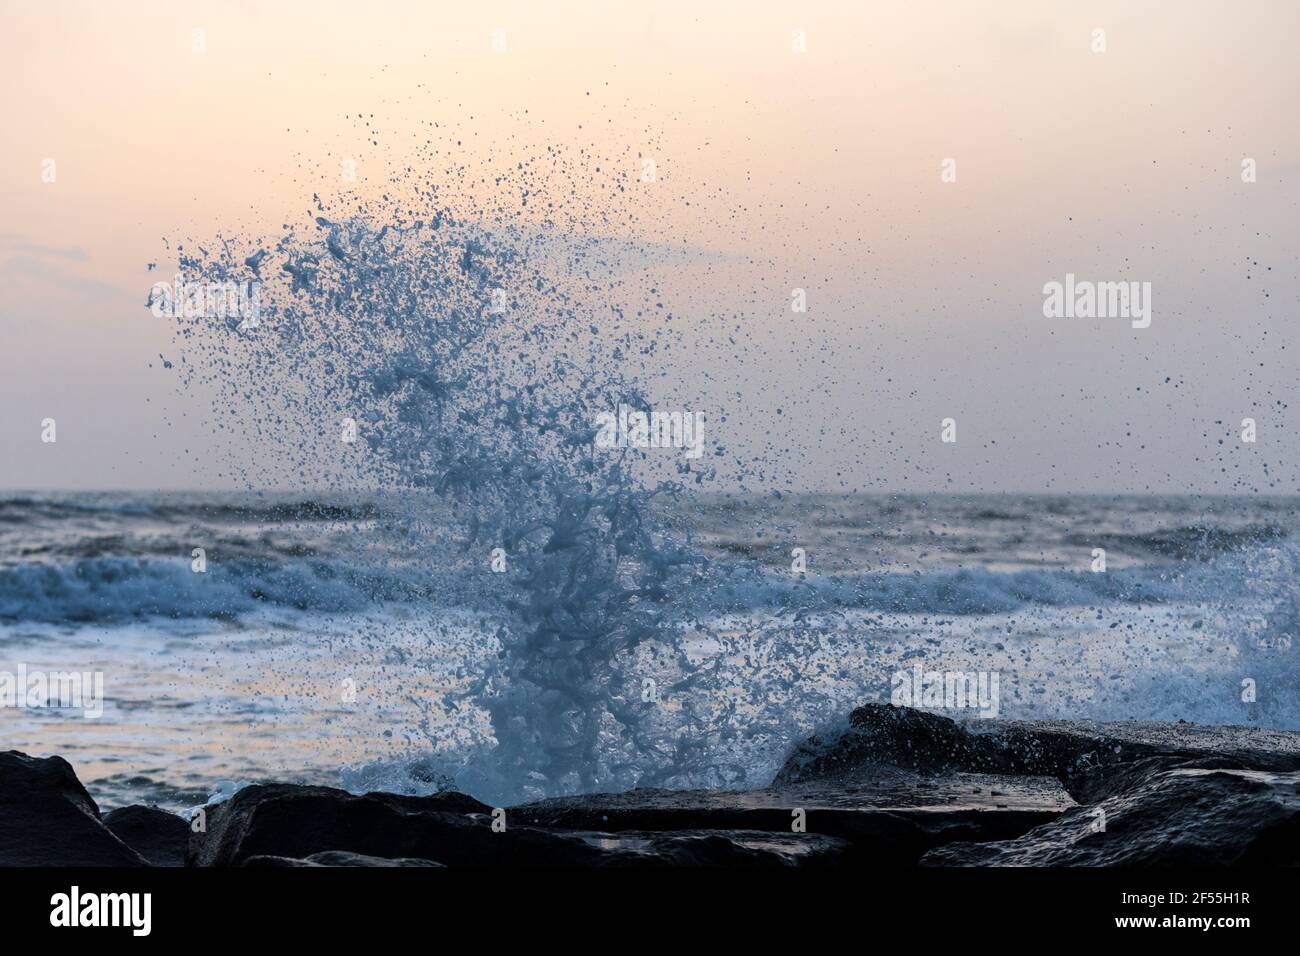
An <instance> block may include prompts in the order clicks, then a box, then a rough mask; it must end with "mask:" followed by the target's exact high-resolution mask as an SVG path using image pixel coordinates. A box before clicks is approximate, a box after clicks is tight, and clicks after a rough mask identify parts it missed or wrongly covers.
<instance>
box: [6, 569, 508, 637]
mask: <svg viewBox="0 0 1300 956" xmlns="http://www.w3.org/2000/svg"><path fill="white" fill-rule="evenodd" d="M487 584H488V582H485V580H484V575H483V574H481V573H473V572H466V571H456V570H442V571H430V570H429V569H425V568H418V567H392V568H384V567H375V566H368V565H355V564H350V563H347V562H341V561H326V560H312V561H281V562H276V561H251V560H244V559H237V560H233V561H222V562H210V563H209V564H208V569H207V571H205V572H202V573H199V572H195V571H193V570H192V569H191V567H190V565H189V563H188V562H183V561H155V560H142V559H138V558H108V557H102V558H87V559H83V560H80V561H74V562H70V563H67V564H62V565H35V564H28V565H21V566H19V567H13V568H4V569H0V620H9V621H29V622H40V623H62V622H75V623H80V624H88V623H96V624H109V623H120V622H125V621H134V620H146V619H150V618H160V617H161V618H173V619H184V618H237V617H240V616H243V615H247V614H252V613H255V612H258V611H264V610H266V609H267V608H270V607H278V608H285V609H292V610H297V611H318V612H345V611H359V610H364V609H367V608H375V607H378V606H382V605H383V604H385V603H393V602H398V603H410V602H422V603H424V604H433V605H445V606H456V607H465V606H471V607H472V606H477V605H478V604H480V603H481V602H482V600H483V599H484V598H485V597H486V596H487V594H490V592H491V589H490V587H485V585H487Z"/></svg>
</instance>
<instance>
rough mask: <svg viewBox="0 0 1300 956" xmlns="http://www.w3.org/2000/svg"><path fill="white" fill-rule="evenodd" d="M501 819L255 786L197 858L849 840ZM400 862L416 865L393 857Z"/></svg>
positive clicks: (555, 854)
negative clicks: (495, 823)
mask: <svg viewBox="0 0 1300 956" xmlns="http://www.w3.org/2000/svg"><path fill="white" fill-rule="evenodd" d="M492 820H493V817H492V808H490V807H487V806H486V805H484V804H481V803H479V802H478V801H476V800H474V799H473V798H471V797H466V796H464V795H463V794H458V793H443V794H439V795H437V796H432V797H407V796H397V795H395V794H386V793H369V794H366V795H364V796H356V795H354V794H350V793H347V792H346V791H343V790H334V789H331V788H327V787H300V786H290V785H283V784H276V785H271V786H255V787H247V788H245V789H243V790H240V791H239V792H238V793H236V794H235V795H234V796H233V797H232V798H231V799H230V800H228V801H226V802H225V803H221V804H217V805H215V806H213V807H209V808H208V813H207V832H206V833H199V834H191V837H190V848H189V854H188V862H189V863H190V864H191V865H195V866H235V865H241V864H243V865H249V866H308V865H335V866H336V865H351V866H362V865H364V866H378V865H418V864H415V863H411V862H409V861H411V860H418V861H424V862H425V863H428V862H433V863H436V864H442V865H446V866H458V867H459V866H475V867H481V866H510V867H529V866H574V865H578V866H680V865H688V866H741V865H743V866H789V865H795V864H800V865H804V864H811V863H822V862H831V861H833V860H834V859H836V858H837V856H838V855H839V854H841V853H842V852H843V850H844V849H845V846H846V844H845V843H844V842H843V841H840V840H837V839H834V838H832V837H829V836H826V835H812V836H806V835H797V834H791V833H788V832H787V833H785V834H772V833H768V832H744V831H741V832H733V831H732V830H730V829H728V830H727V831H726V832H723V831H715V830H704V831H700V832H694V831H693V832H690V833H659V832H625V833H616V834H615V833H607V832H599V831H598V830H596V831H595V832H593V830H590V829H589V830H588V831H586V832H578V831H576V830H562V831H561V832H552V831H548V830H544V829H539V828H536V827H532V826H529V825H527V823H526V821H525V820H524V819H523V817H522V815H521V814H520V813H519V812H518V811H515V810H508V811H506V815H505V820H506V829H505V830H504V831H502V832H494V831H493V829H492ZM1023 829H1025V828H1021V830H1019V831H1017V832H1023ZM325 860H332V861H334V862H324V861H325ZM347 860H350V861H351V862H344V861H347ZM375 860H383V861H388V862H385V863H378V862H374V861H375ZM400 860H407V861H408V862H407V863H406V864H401V863H398V862H394V861H400Z"/></svg>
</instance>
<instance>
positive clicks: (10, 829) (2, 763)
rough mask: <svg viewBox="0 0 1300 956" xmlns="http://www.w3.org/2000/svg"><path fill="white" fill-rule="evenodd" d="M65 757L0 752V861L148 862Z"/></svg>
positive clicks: (28, 863)
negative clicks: (104, 816) (112, 825)
mask: <svg viewBox="0 0 1300 956" xmlns="http://www.w3.org/2000/svg"><path fill="white" fill-rule="evenodd" d="M147 865H148V864H147V863H146V861H145V860H144V858H143V857H141V856H140V855H139V854H138V853H136V852H135V851H134V850H132V849H131V848H130V847H129V846H127V845H126V844H125V843H123V842H122V841H121V840H119V839H118V838H117V837H116V836H114V835H113V834H112V833H111V832H110V831H109V830H108V828H107V827H105V826H104V824H103V822H102V821H101V820H100V817H99V807H98V806H96V805H95V801H94V800H92V799H91V798H90V794H89V793H87V792H86V788H85V787H83V786H82V785H81V782H80V781H79V780H78V779H77V775H76V774H75V773H73V771H72V767H71V766H70V765H69V764H68V762H67V761H66V760H64V759H63V758H62V757H45V758H40V757H29V756H27V755H26V754H23V753H19V752H18V751H16V750H11V751H8V752H5V753H0V866H147Z"/></svg>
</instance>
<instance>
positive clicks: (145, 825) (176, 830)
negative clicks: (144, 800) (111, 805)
mask: <svg viewBox="0 0 1300 956" xmlns="http://www.w3.org/2000/svg"><path fill="white" fill-rule="evenodd" d="M103 820H104V826H106V827H108V829H109V830H111V831H112V832H113V834H114V835H115V836H116V837H117V838H118V839H119V840H121V841H122V842H123V843H125V844H126V845H127V846H129V847H130V848H131V849H133V850H135V852H137V853H139V854H140V855H141V856H142V857H144V858H145V859H146V860H148V861H149V862H150V863H151V864H152V865H154V866H184V865H185V848H186V847H187V846H188V845H189V840H190V826H189V824H188V823H186V822H185V821H184V820H183V819H181V818H180V817H178V816H177V815H176V814H174V813H168V812H167V811H166V810H159V809H158V808H157V807H141V806H134V807H121V808H120V809H117V810H110V811H109V812H108V813H106V814H104V817H103Z"/></svg>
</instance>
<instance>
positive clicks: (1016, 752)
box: [0, 704, 1300, 867]
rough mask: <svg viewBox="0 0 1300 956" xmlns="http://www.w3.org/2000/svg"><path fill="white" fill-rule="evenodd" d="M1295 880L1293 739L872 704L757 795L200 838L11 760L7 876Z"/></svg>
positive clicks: (276, 825)
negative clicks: (614, 871)
mask: <svg viewBox="0 0 1300 956" xmlns="http://www.w3.org/2000/svg"><path fill="white" fill-rule="evenodd" d="M1297 863H1300V733H1290V732H1280V731H1267V730H1259V729H1254V728H1243V727H1202V726H1195V725H1191V724H1184V723H1177V724H1155V723H1133V722H1125V723H1104V724H1094V723H1087V722H1078V721H1042V722H1023V721H975V722H971V723H968V724H958V723H956V722H954V721H952V720H949V719H947V718H945V717H940V716H936V715H934V714H931V713H927V712H922V711H916V710H911V709H908V708H899V707H891V706H887V705H879V704H867V705H864V706H862V707H859V708H857V709H856V710H854V711H853V713H852V714H850V715H849V718H848V720H847V722H846V724H845V725H844V726H843V727H842V728H839V729H836V730H834V731H831V732H826V733H821V734H818V735H816V736H814V737H811V738H809V739H808V740H806V741H805V742H803V743H801V744H800V745H798V746H796V747H795V748H794V749H793V751H792V752H791V753H790V755H789V758H788V759H787V760H786V762H785V765H784V766H783V767H782V768H781V770H780V772H779V773H777V775H776V777H775V778H774V779H773V781H772V783H771V784H770V785H769V786H768V787H765V788H762V789H757V790H746V791H669V790H633V791H630V792H627V793H618V794H590V795H586V796H580V797H564V798H558V799H552V800H543V801H539V802H536V803H530V804H526V805H523V806H517V807H505V808H494V807H490V806H487V805H486V804H483V803H481V802H479V801H478V800H475V799H474V798H473V797H470V796H467V795H465V794H460V793H455V792H444V793H440V794H436V795H433V796H425V797H413V796H399V795H396V794H387V793H370V794H364V795H357V794H351V793H348V792H346V791H343V790H336V789H332V788H328V787H308V786H296V785H289V784H271V785H259V786H252V787H247V788H245V789H243V790H240V791H239V792H238V793H236V794H235V795H234V796H233V797H231V798H230V799H228V800H226V801H224V802H221V803H218V804H213V805H210V806H208V807H206V808H204V810H203V811H202V812H201V815H200V818H199V820H198V821H196V822H195V823H193V824H192V823H190V822H187V821H185V820H183V819H181V818H180V817H177V816H175V815H173V814H170V813H166V812H164V811H161V810H158V809H156V808H151V807H127V808H123V809H120V810H115V811H113V812H112V813H108V814H105V815H103V816H101V815H100V812H99V809H98V807H97V806H96V805H95V803H94V801H93V800H92V799H91V797H90V795H89V794H88V793H87V792H86V790H85V788H84V787H82V786H81V784H80V782H78V780H77V778H76V776H75V774H74V773H73V771H72V768H71V767H70V766H69V765H68V764H67V762H66V761H64V760H62V759H60V758H58V757H50V758H45V759H38V758H33V757H28V756H26V755H24V754H19V753H14V752H10V753H6V754H0V865H7V866H70V865H78V866H194V867H213V866H222V867H229V866H257V867H323V866H332V867H339V866H342V867H365V866H385V867H429V866H434V867H438V866H445V867H546V866H583V867H588V866H591V867H597V866H617V867H629V866H632V867H635V866H655V867H663V866H740V867H765V866H775V867H790V866H845V867H872V866H886V865H889V866H899V865H903V866H927V867H934V866H1180V865H1210V866H1278V865H1292V866H1294V865H1296V864H1297Z"/></svg>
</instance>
